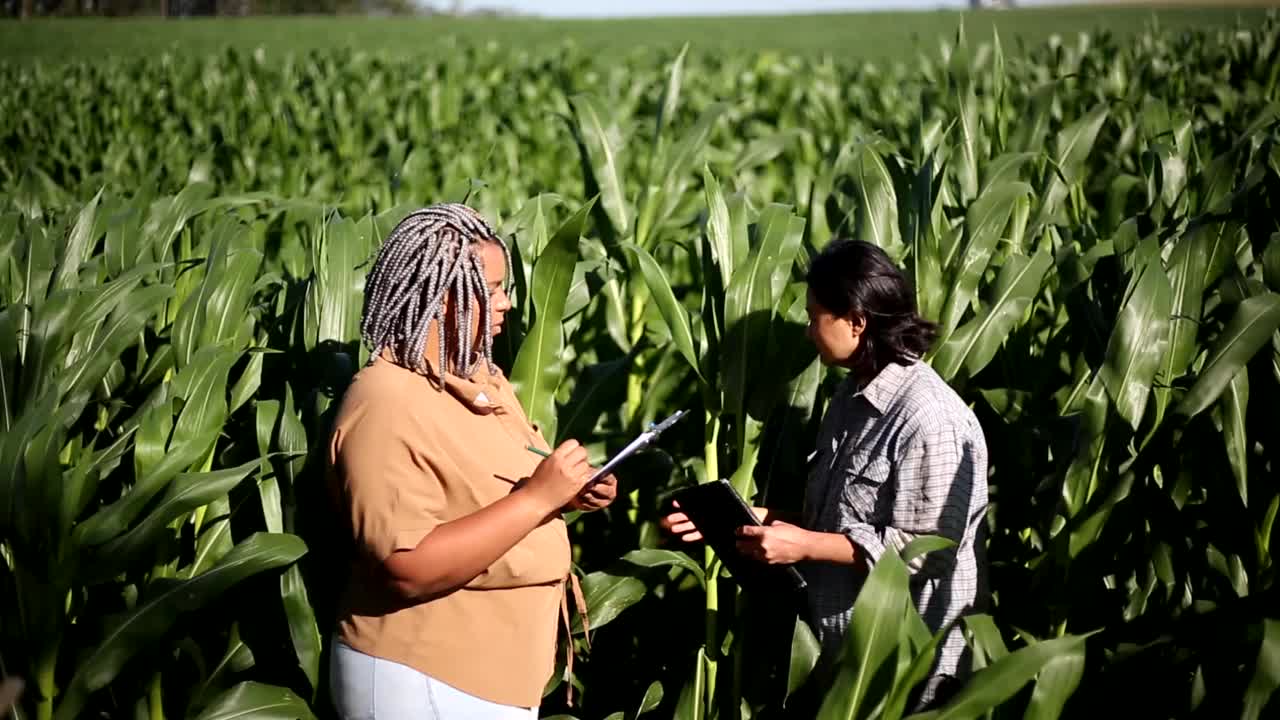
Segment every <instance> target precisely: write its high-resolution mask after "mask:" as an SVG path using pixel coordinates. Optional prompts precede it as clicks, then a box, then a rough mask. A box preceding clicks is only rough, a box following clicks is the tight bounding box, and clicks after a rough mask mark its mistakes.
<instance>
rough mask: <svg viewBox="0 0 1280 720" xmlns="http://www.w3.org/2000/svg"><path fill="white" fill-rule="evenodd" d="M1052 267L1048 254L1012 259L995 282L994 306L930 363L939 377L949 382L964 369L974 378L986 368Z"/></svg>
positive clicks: (954, 336) (966, 326)
mask: <svg viewBox="0 0 1280 720" xmlns="http://www.w3.org/2000/svg"><path fill="white" fill-rule="evenodd" d="M1052 266H1053V257H1052V256H1050V255H1049V253H1048V251H1047V250H1041V251H1040V252H1038V253H1036V255H1035V256H1034V257H1030V258H1028V257H1025V256H1022V255H1011V256H1009V258H1008V260H1006V261H1005V264H1004V266H1003V267H1001V268H1000V274H999V276H998V277H997V278H996V286H995V293H994V295H993V296H992V298H991V304H990V305H988V306H986V307H985V308H983V309H982V310H981V311H980V312H979V314H978V316H977V317H975V318H974V319H972V320H970V321H969V322H967V323H965V324H964V325H963V326H962V327H960V328H959V329H958V330H956V331H955V332H954V333H953V334H952V335H951V337H949V338H947V340H946V342H944V343H943V344H942V345H941V346H940V347H939V348H938V350H937V352H936V354H935V355H934V357H933V358H932V359H931V361H930V364H931V365H932V366H933V367H934V368H935V369H937V371H938V374H940V375H941V376H942V377H943V379H945V380H950V379H952V378H953V377H955V375H956V374H957V373H958V372H959V371H960V368H961V367H962V366H963V367H964V369H965V371H966V372H967V373H968V375H969V377H973V376H975V375H977V374H978V372H979V371H981V370H982V369H983V368H984V367H986V366H987V364H988V363H990V362H991V360H992V358H994V357H995V355H996V353H997V352H998V351H999V350H1000V348H1001V346H1003V345H1004V342H1005V340H1006V339H1008V337H1009V334H1010V333H1012V332H1013V330H1014V328H1015V327H1017V325H1018V324H1019V323H1020V322H1021V321H1022V319H1023V316H1024V315H1025V314H1026V312H1027V308H1028V307H1030V306H1031V302H1032V301H1033V300H1034V299H1035V297H1036V295H1037V294H1039V292H1040V287H1041V285H1042V283H1043V282H1044V277H1045V274H1046V273H1048V271H1049V268H1050V267H1052Z"/></svg>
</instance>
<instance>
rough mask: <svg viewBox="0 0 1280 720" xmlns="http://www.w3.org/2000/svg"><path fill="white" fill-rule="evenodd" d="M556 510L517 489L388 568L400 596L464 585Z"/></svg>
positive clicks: (397, 556)
mask: <svg viewBox="0 0 1280 720" xmlns="http://www.w3.org/2000/svg"><path fill="white" fill-rule="evenodd" d="M553 512H554V511H553V510H550V509H549V508H548V507H547V506H546V504H545V503H543V502H542V501H541V500H540V499H539V498H537V497H535V496H533V495H532V494H531V493H527V492H523V491H520V490H517V491H515V492H512V493H510V494H508V495H507V496H506V497H504V498H502V499H501V500H499V501H497V502H495V503H493V504H491V505H488V506H486V507H484V508H482V509H480V510H478V511H476V512H474V513H471V514H470V515H467V516H465V517H461V518H458V519H457V520H452V521H450V522H447V523H444V524H441V525H439V526H437V527H435V528H434V529H432V531H431V532H430V533H428V534H427V536H426V537H424V538H423V539H422V541H421V542H419V543H418V545H417V547H415V548H414V549H412V550H403V551H400V552H395V553H392V554H391V557H389V558H387V560H386V561H385V563H384V564H383V566H384V568H385V569H386V570H387V572H388V574H390V576H391V581H392V585H393V587H394V588H395V590H396V592H397V593H399V594H400V595H402V596H404V597H406V598H410V599H415V600H420V599H424V598H428V597H431V596H435V595H439V594H441V593H444V592H448V591H450V590H454V589H456V588H458V587H461V586H463V585H465V584H466V583H468V582H470V581H471V580H472V579H473V578H475V577H476V576H477V575H479V574H480V573H482V572H484V571H485V570H486V569H488V568H489V566H491V565H493V563H495V562H497V561H498V559H499V558H501V557H502V556H503V555H504V554H505V553H506V552H507V551H508V550H510V549H511V548H512V547H514V546H515V544H516V543H518V542H520V540H521V539H523V538H524V537H525V536H526V535H528V534H529V533H530V532H532V531H533V530H534V529H535V528H537V527H538V525H540V524H542V522H544V521H545V520H546V519H547V517H548V516H549V515H551V514H552V513H553Z"/></svg>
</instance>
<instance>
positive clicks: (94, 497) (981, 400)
mask: <svg viewBox="0 0 1280 720" xmlns="http://www.w3.org/2000/svg"><path fill="white" fill-rule="evenodd" d="M1278 81H1280V16H1276V15H1272V16H1270V17H1268V19H1267V20H1266V22H1265V23H1264V24H1262V25H1261V26H1259V27H1245V26H1240V27H1236V28H1232V29H1229V30H1215V31H1199V32H1181V33H1177V34H1174V33H1165V32H1161V31H1159V30H1158V29H1157V28H1151V29H1149V30H1148V31H1146V32H1144V33H1142V34H1140V35H1137V36H1135V37H1132V38H1126V39H1123V40H1122V39H1119V38H1115V37H1111V36H1109V35H1108V34H1107V33H1105V32H1099V33H1095V34H1090V35H1081V36H1079V37H1076V38H1062V39H1055V40H1053V41H1051V42H1050V43H1048V44H1047V45H1045V46H1043V47H1038V48H1034V49H1032V50H1030V51H1029V52H1026V53H1021V54H1013V53H1006V52H1005V51H1004V49H1003V48H1002V47H1001V45H1000V43H999V40H998V39H997V41H996V42H995V43H993V44H982V45H978V44H971V43H969V42H968V41H966V39H965V34H964V29H963V27H960V28H958V29H957V32H956V33H955V34H954V36H953V37H952V38H951V40H950V41H948V42H946V43H944V44H943V45H942V46H941V47H940V48H938V49H937V51H936V52H933V53H930V54H927V55H923V56H921V57H919V58H917V59H916V60H914V61H911V62H903V63H898V64H894V65H883V64H871V63H865V62H854V61H836V60H833V59H829V58H823V57H810V56H802V55H786V54H777V53H768V52H758V53H748V52H745V51H744V52H740V53H737V54H733V53H719V52H718V53H709V52H700V51H699V50H698V48H697V47H686V48H685V49H684V50H682V51H680V52H678V53H666V52H661V53H660V52H655V51H647V52H641V51H637V52H635V53H633V54H631V55H629V56H627V57H626V58H625V59H623V60H621V61H619V60H615V59H610V60H608V61H603V60H597V59H595V58H593V57H592V56H590V55H588V54H587V53H585V52H583V51H581V50H577V49H575V48H574V47H572V46H570V45H565V46H563V47H557V48H546V49H541V50H520V49H512V48H505V47H501V46H496V45H492V44H490V45H485V44H459V45H458V46H457V47H456V48H455V51H454V52H452V53H450V54H448V55H447V56H440V57H437V56H432V58H431V59H429V60H427V59H424V60H418V61H415V60H413V59H412V58H388V57H383V56H380V55H378V54H376V53H371V52H349V51H325V52H311V53H307V54H297V55H293V56H289V57H287V58H285V59H283V60H280V61H276V62H271V63H268V62H266V61H265V59H264V58H263V57H261V56H260V55H256V54H253V53H240V52H235V51H230V50H229V51H227V52H225V53H223V54H220V55H216V56H211V57H178V56H171V55H165V56H161V57H157V58H152V59H146V60H128V61H125V60H101V61H97V62H93V63H76V64H70V65H67V66H60V67H58V68H53V67H48V66H42V65H39V64H26V65H17V64H12V65H0V251H2V252H0V308H2V309H0V333H2V335H3V342H0V401H2V402H0V411H2V414H0V423H2V425H0V428H2V430H3V436H2V439H0V463H2V466H0V488H2V489H0V555H2V557H3V560H4V562H3V563H2V564H0V613H2V615H0V660H2V661H3V667H2V668H0V671H2V672H3V674H4V675H18V676H20V677H22V678H24V679H25V680H26V692H25V694H24V695H23V698H22V700H21V703H20V705H19V706H16V707H15V708H13V711H14V713H15V716H16V717H19V718H23V719H24V720H25V719H28V718H30V719H34V720H51V719H56V720H70V719H71V718H79V717H112V718H139V719H142V718H146V719H148V720H161V719H162V718H166V717H167V718H176V717H190V718H199V719H200V720H214V719H219V718H233V717H262V718H313V717H315V718H320V717H331V716H332V713H331V709H330V708H329V705H328V700H327V678H326V671H325V667H326V663H327V659H328V651H329V647H330V642H329V634H328V633H329V628H330V626H331V622H332V613H333V611H334V608H333V605H334V595H335V592H336V590H337V587H338V584H339V583H341V582H343V581H344V580H345V577H344V575H343V572H342V569H343V568H344V567H345V561H344V559H343V558H344V553H346V552H347V548H346V547H345V545H344V542H343V538H342V537H340V533H336V532H334V528H336V527H338V516H337V515H335V514H334V512H333V510H332V508H330V507H329V505H328V498H327V496H326V495H325V490H324V486H323V476H322V474H323V465H324V445H325V440H326V434H327V423H328V422H329V419H330V417H331V415H332V412H333V411H334V410H335V409H336V406H337V402H338V400H339V399H340V398H341V394H342V392H343V389H344V387H345V384H346V383H347V382H348V381H349V380H350V378H351V376H352V375H353V373H354V372H355V371H356V370H357V369H358V368H359V367H360V366H361V365H362V364H363V363H364V362H365V361H366V360H367V359H368V352H367V349H366V348H364V347H361V345H360V343H359V333H358V322H359V317H360V310H361V302H362V286H363V277H364V273H365V271H366V269H367V267H368V263H369V262H370V261H371V258H372V256H373V254H374V252H375V251H376V249H377V247H378V246H379V242H380V240H381V238H383V237H385V236H386V235H387V233H388V232H389V231H390V229H391V228H392V227H394V225H395V223H396V222H397V221H398V220H399V219H400V218H401V217H403V216H404V215H405V214H407V213H408V212H409V211H411V210H413V209H415V208H417V207H420V206H423V205H426V204H430V203H433V202H439V201H447V200H451V201H466V202H468V203H470V204H472V205H473V206H474V207H476V208H477V209H479V210H481V211H482V212H483V213H484V214H485V215H486V217H488V218H489V219H490V221H491V222H493V223H494V225H495V227H499V228H501V231H502V232H503V233H504V235H505V236H506V237H508V238H510V239H511V245H512V250H513V254H514V263H513V268H514V277H513V283H514V291H513V293H512V297H513V300H514V302H515V309H514V310H513V311H512V313H511V314H510V315H509V316H508V320H507V329H506V330H505V331H504V333H503V334H502V335H501V336H499V338H498V344H499V348H498V351H497V352H498V356H499V358H498V359H499V364H500V365H502V367H504V368H505V369H507V371H508V373H509V375H510V376H511V378H512V381H513V383H514V385H515V387H516V388H517V391H518V394H519V397H520V399H521V401H522V404H523V405H524V407H525V408H526V409H527V411H528V413H529V415H530V417H531V419H532V420H533V421H534V422H536V423H538V424H539V425H540V426H541V428H542V430H543V432H544V433H545V434H546V435H547V437H548V439H549V440H554V441H559V440H562V439H565V438H570V437H572V438H577V439H579V440H581V441H582V442H583V443H584V444H586V445H587V446H588V448H589V449H590V451H591V454H592V456H593V458H595V459H596V460H602V459H603V458H605V457H607V456H608V455H609V454H610V452H611V451H614V450H617V449H618V448H620V447H621V446H622V445H623V444H625V443H626V442H627V441H628V440H629V439H630V438H631V437H632V436H633V435H634V434H635V433H636V432H637V431H639V430H640V429H642V428H644V427H645V426H647V424H648V423H650V422H653V421H655V420H659V419H661V418H663V417H666V416H667V415H669V414H670V413H672V412H674V411H675V410H677V409H685V410H688V411H689V412H690V418H689V419H686V420H684V421H682V422H681V423H680V424H678V425H677V426H676V427H675V428H673V429H672V430H671V431H669V432H668V433H667V434H665V435H664V436H663V437H662V440H661V442H660V443H659V445H660V447H657V448H655V449H654V450H652V451H649V452H646V453H645V454H643V455H642V456H640V457H638V458H636V459H634V460H633V461H630V462H629V463H628V464H627V465H625V466H624V467H623V468H622V469H620V471H619V478H620V483H621V495H622V496H621V497H620V498H619V501H618V502H616V503H615V504H614V505H613V506H612V507H611V508H609V509H608V510H605V511H602V512H599V513H593V514H589V515H583V516H580V517H574V516H571V517H570V532H571V537H572V538H573V540H574V567H575V572H577V573H579V574H580V575H581V576H582V579H583V586H584V591H585V594H586V599H587V603H588V607H589V617H588V620H589V622H588V625H589V637H588V635H587V633H585V632H584V628H583V624H582V623H581V618H578V619H577V620H576V625H575V632H574V633H573V635H572V638H571V641H572V642H573V644H574V646H575V648H576V651H577V659H576V661H575V663H574V665H573V671H572V673H568V672H565V665H564V662H563V657H564V652H563V650H562V651H561V653H560V657H561V665H560V666H559V667H558V669H557V673H556V674H555V675H554V676H553V677H552V678H549V681H548V685H547V694H546V697H545V703H544V706H543V708H542V716H543V717H551V716H556V717H561V718H565V717H574V718H583V719H584V720H585V719H586V718H608V719H609V720H614V719H627V720H630V719H631V718H636V717H639V716H645V717H654V718H657V717H666V718H680V719H681V720H712V719H717V720H728V718H776V717H786V716H787V713H788V711H789V709H790V708H792V707H794V704H793V701H794V699H795V698H797V697H800V696H801V695H802V694H803V693H804V692H805V691H806V688H807V687H808V686H806V683H805V681H806V679H807V677H808V674H809V672H810V670H811V669H812V667H813V663H814V660H815V658H816V653H817V645H816V643H815V641H814V639H813V636H812V634H811V633H810V632H809V630H808V627H807V626H806V625H805V624H804V623H803V622H802V621H801V620H800V618H799V617H798V616H797V614H796V612H795V611H794V609H793V608H788V607H786V606H785V604H783V603H780V602H776V599H771V598H768V597H758V596H753V595H751V594H749V593H744V592H742V591H741V590H739V589H738V587H737V586H736V585H735V583H734V582H733V579H732V578H731V577H729V576H728V575H727V573H726V571H724V570H723V568H721V566H720V564H719V560H718V558H716V556H715V555H714V554H713V553H711V552H710V551H709V550H704V549H702V548H701V547H695V548H693V549H689V548H685V547H677V546H676V544H674V543H672V542H671V541H670V540H669V539H668V538H666V537H664V536H663V535H662V534H661V532H660V531H659V529H658V528H657V520H658V518H659V516H660V514H661V512H662V510H663V508H664V507H665V505H664V503H665V501H666V497H667V495H668V494H669V493H670V492H671V491H673V490H674V489H676V488H678V487H681V486H684V485H686V484H689V483H695V482H705V481H707V480H709V479H714V478H727V479H730V480H731V482H732V483H733V485H734V486H735V487H736V488H737V489H738V490H739V492H740V493H742V494H743V495H744V497H747V498H748V499H754V501H755V504H769V505H770V506H774V507H779V508H791V509H794V508H798V506H799V503H800V501H801V492H802V489H803V481H802V480H803V467H804V457H805V456H806V455H807V454H808V452H809V449H810V445H811V444H812V443H813V442H814V438H815V435H816V430H817V423H818V421H819V420H820V418H821V416H822V410H823V407H824V404H825V400H826V398H828V397H829V396H830V392H831V389H832V388H833V387H834V385H835V383H836V382H838V381H839V379H840V372H841V371H840V370H838V369H828V368H825V367H824V366H822V365H821V364H820V363H819V361H818V359H817V357H816V354H815V352H814V350H813V348H812V346H811V345H810V344H809V343H808V342H807V341H806V339H805V337H804V325H805V323H806V315H805V287H804V284H803V281H802V278H803V270H804V267H805V264H806V261H807V257H808V256H809V255H811V254H812V253H814V252H815V251H816V250H817V249H819V248H821V247H823V246H824V245H825V244H826V243H828V242H829V241H830V240H831V239H832V238H836V237H856V238H861V239H866V240H869V241H872V242H874V243H876V244H877V245H879V246H880V247H882V248H884V249H885V250H886V251H888V252H889V254H890V255H891V256H892V257H893V258H894V259H895V260H897V261H899V262H901V263H902V265H903V266H904V267H905V268H907V270H908V274H909V276H910V277H911V279H912V280H913V283H914V286H915V290H916V294H917V299H918V302H919V305H920V307H921V310H922V314H923V315H925V316H926V317H928V318H929V319H932V320H935V321H936V322H938V323H939V325H940V327H941V337H940V340H939V342H938V344H937V345H936V347H935V349H934V350H933V351H932V352H931V353H930V355H929V356H928V358H927V360H928V362H930V363H931V364H932V366H933V367H934V368H936V369H937V370H938V371H939V373H940V374H941V375H942V376H943V377H944V378H945V379H947V380H948V382H950V383H951V384H952V385H953V387H955V388H956V389H957V391H959V392H960V393H961V395H962V397H964V398H965V400H966V401H967V402H969V403H970V405H971V406H972V407H973V408H974V410H975V412H976V413H977V414H978V416H979V418H980V419H981V421H982V423H983V427H984V430H985V433H986V437H987V442H988V445H989V447H990V456H991V470H990V476H989V483H990V486H991V496H992V504H991V508H990V511H989V513H988V530H989V537H988V547H987V557H988V559H989V562H990V568H991V577H992V580H991V586H992V603H991V606H990V608H988V609H987V611H986V612H984V613H981V614H975V615H972V616H969V617H966V618H965V619H963V620H962V621H961V622H962V624H963V625H964V629H965V635H966V639H967V640H968V642H969V643H970V645H971V646H972V648H973V649H974V655H975V659H976V667H977V670H976V672H975V674H974V675H973V676H972V678H971V680H970V681H969V682H968V683H967V685H966V686H965V688H964V689H963V690H962V691H961V692H960V694H959V695H958V696H956V697H955V698H954V699H953V701H952V702H951V703H950V704H949V705H948V706H947V707H945V708H944V709H943V710H941V711H939V712H935V713H930V714H927V715H926V716H917V717H929V718H944V717H945V718H949V719H950V718H979V717H988V718H1019V717H1021V718H1037V719H1039V718H1054V717H1060V716H1061V717H1089V716H1090V714H1092V715H1094V716H1102V717H1113V716H1129V717H1151V718H1171V717H1213V718H1219V717H1242V718H1249V719H1255V718H1263V717H1275V716H1276V714H1277V713H1280V700H1276V699H1273V695H1274V694H1275V691H1276V689H1277V687H1280V586H1277V583H1276V564H1275V563H1274V558H1273V549H1274V548H1276V547H1277V546H1276V530H1275V524H1276V523H1275V521H1276V515H1277V512H1278V511H1280V484H1278V483H1277V479H1278V478H1280V473H1278V470H1280V467H1278V463H1280V435H1278V434H1277V432H1276V430H1275V429H1274V426H1275V416H1272V415H1271V414H1270V413H1271V412H1272V410H1274V409H1275V408H1277V407H1280V219H1278V218H1280V87H1278ZM1269 418H1270V419H1269ZM1267 427H1272V428H1273V429H1272V430H1267V429H1266V428H1267ZM933 547H935V546H934V545H931V544H928V543H926V544H924V545H919V546H914V547H909V548H908V550H907V552H905V553H904V554H903V557H897V556H893V555H891V554H890V555H886V558H885V560H884V561H883V562H881V563H878V564H877V565H876V567H875V569H874V570H873V571H872V572H871V575H870V578H869V580H868V583H867V585H866V588H865V590H864V591H863V593H862V594H861V595H860V596H859V600H858V603H857V605H856V607H855V612H854V618H853V621H852V624H851V630H850V634H849V636H848V639H847V642H846V646H845V653H844V656H843V657H842V660H841V665H840V668H839V671H838V674H837V676H836V678H835V681H834V685H833V686H832V687H831V689H830V690H829V691H828V692H825V693H822V694H821V695H820V696H819V697H818V698H817V699H816V700H815V706H819V707H820V709H819V710H817V711H816V712H817V714H818V716H819V717H820V718H822V720H827V719H828V718H831V719H834V718H842V719H850V720H852V719H854V718H857V719H870V718H879V719H882V720H896V719H897V718H901V717H903V716H904V715H905V714H906V712H905V707H906V702H907V696H908V693H909V692H910V690H911V689H912V687H913V686H914V684H915V683H916V682H918V681H920V680H921V679H922V678H923V677H924V674H925V673H926V672H927V671H928V664H929V660H930V659H931V653H932V651H933V649H934V648H935V647H936V643H937V640H938V637H940V634H939V635H938V636H934V635H932V634H931V633H930V631H929V630H928V629H927V628H926V626H925V625H924V623H923V621H922V620H921V619H920V617H919V615H918V614H917V613H916V612H915V610H914V608H913V606H912V605H911V603H910V599H909V595H908V581H907V565H906V561H907V560H909V559H910V557H911V556H912V555H915V554H918V553H920V552H927V551H929V550H930V549H931V548H933ZM566 683H571V684H572V685H573V686H574V693H573V695H574V702H573V704H572V705H570V704H569V703H568V702H567V701H566V693H565V692H564V690H565V689H566V688H565V684H566Z"/></svg>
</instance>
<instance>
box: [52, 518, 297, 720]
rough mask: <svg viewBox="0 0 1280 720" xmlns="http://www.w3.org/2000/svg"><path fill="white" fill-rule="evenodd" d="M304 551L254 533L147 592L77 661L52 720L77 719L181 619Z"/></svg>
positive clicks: (284, 539) (284, 538) (283, 538)
mask: <svg viewBox="0 0 1280 720" xmlns="http://www.w3.org/2000/svg"><path fill="white" fill-rule="evenodd" d="M305 552H306V545H305V544H303V542H302V540H301V539H300V538H298V537H295V536H293V535H279V534H274V533H255V534H253V535H250V536H249V537H248V538H245V540H244V541H243V542H241V543H240V544H238V545H236V546H235V548H233V549H232V550H231V552H229V553H227V555H226V556H225V557H223V558H222V560H221V561H219V562H218V564H217V565H215V566H214V567H213V568H211V569H210V570H209V571H208V572H205V573H203V574H201V575H197V576H195V577H193V578H191V579H189V580H181V581H177V582H163V583H157V584H155V585H154V586H153V587H152V588H149V589H148V592H147V594H146V596H145V600H144V601H142V602H141V603H139V605H138V606H137V607H136V608H135V609H133V610H132V611H130V612H128V613H127V614H126V615H124V617H122V618H121V619H120V620H119V621H118V622H116V623H115V625H114V626H113V627H111V629H110V630H108V632H107V633H106V634H105V635H104V636H103V637H102V638H101V639H100V640H99V641H98V642H96V643H94V644H93V645H92V646H91V647H92V648H93V649H92V651H91V652H89V653H88V654H86V655H85V656H84V657H83V658H82V659H80V661H79V662H78V664H77V665H76V669H75V674H74V675H73V676H72V678H71V680H70V682H69V683H68V684H67V686H66V690H65V692H64V693H63V694H62V696H61V698H60V699H59V702H58V707H57V711H56V713H55V714H54V718H55V720H72V718H75V717H78V716H79V715H80V711H81V710H82V709H83V708H84V704H85V702H86V701H87V700H88V698H89V695H90V694H91V693H93V692H95V691H97V690H100V689H102V688H104V687H106V686H107V685H108V684H110V683H111V681H112V680H114V679H115V678H116V676H117V675H119V674H120V672H121V670H123V669H124V666H125V664H126V663H127V662H128V661H129V660H130V659H131V658H132V657H133V656H134V655H135V654H137V653H138V651H140V650H142V649H143V648H146V647H150V646H151V645H152V644H153V643H155V642H157V641H159V640H160V639H161V638H162V637H163V636H164V634H165V633H167V632H168V631H169V629H170V628H171V627H173V625H174V623H176V622H177V621H178V619H179V618H180V617H181V616H183V615H185V614H187V613H190V612H192V611H195V610H199V609H200V608H202V607H204V606H205V605H208V604H209V603H211V602H213V601H214V600H216V599H217V598H218V597H219V596H221V595H222V593H224V592H225V591H226V590H227V589H228V588H230V587H232V586H233V585H236V584H237V583H240V582H242V581H243V580H245V579H246V578H249V577H252V576H253V575H257V574H258V573H261V572H265V571H267V570H271V569H274V568H278V567H281V566H284V565H288V564H290V563H292V562H294V561H296V560H297V559H298V558H300V557H302V555H303V554H304V553H305Z"/></svg>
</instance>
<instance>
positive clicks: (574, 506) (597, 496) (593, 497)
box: [569, 473, 618, 512]
mask: <svg viewBox="0 0 1280 720" xmlns="http://www.w3.org/2000/svg"><path fill="white" fill-rule="evenodd" d="M616 497H618V478H616V477H614V476H613V473H609V474H608V475H605V476H604V477H602V478H600V481H599V482H595V483H592V484H591V485H590V486H589V487H587V488H586V489H585V490H583V491H582V492H580V493H578V497H576V498H574V499H573V502H571V503H569V509H570V510H581V511H583V512H591V511H593V510H603V509H604V508H607V507H609V505H610V503H612V502H613V499H614V498H616Z"/></svg>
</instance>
